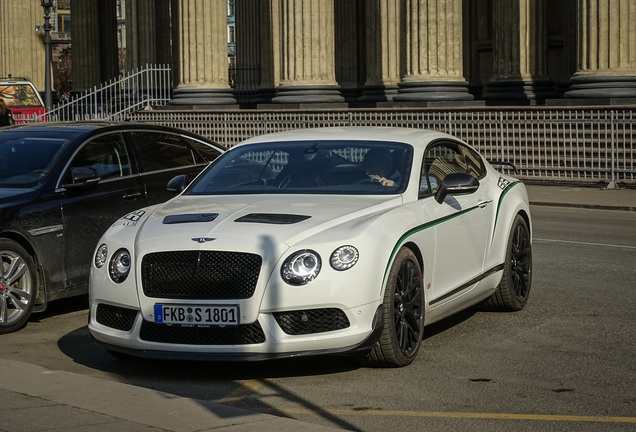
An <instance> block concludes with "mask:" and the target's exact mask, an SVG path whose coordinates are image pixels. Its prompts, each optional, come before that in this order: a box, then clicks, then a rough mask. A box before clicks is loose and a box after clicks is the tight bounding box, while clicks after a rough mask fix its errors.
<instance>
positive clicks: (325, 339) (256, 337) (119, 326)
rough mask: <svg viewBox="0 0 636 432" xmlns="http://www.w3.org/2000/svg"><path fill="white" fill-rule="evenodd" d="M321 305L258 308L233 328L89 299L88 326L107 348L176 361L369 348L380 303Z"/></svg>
mask: <svg viewBox="0 0 636 432" xmlns="http://www.w3.org/2000/svg"><path fill="white" fill-rule="evenodd" d="M105 310H106V311H107V313H105V312H104V311H105ZM325 310H326V309H308V310H304V311H296V313H295V314H294V313H290V312H285V313H280V314H278V316H276V315H277V313H273V314H272V313H261V314H259V318H258V320H257V321H256V322H255V323H251V324H242V325H240V326H234V327H232V326H180V325H165V324H155V323H152V322H149V321H144V319H143V317H142V316H141V313H140V311H138V310H133V309H127V308H120V307H117V306H113V305H106V304H91V311H90V317H91V318H90V321H89V326H88V327H89V330H90V333H91V335H92V337H93V339H94V341H95V342H96V343H98V344H102V345H104V346H105V347H106V349H107V350H109V351H112V352H115V353H120V354H124V355H129V356H133V357H140V358H161V359H175V360H176V359H182V360H206V361H234V360H239V361H258V360H269V359H276V358H285V357H297V356H307V355H323V354H339V353H347V352H356V351H364V350H368V349H369V348H370V347H371V346H373V344H374V343H375V342H376V341H377V340H378V339H379V337H380V333H381V332H382V318H381V317H382V305H381V304H369V305H364V306H360V307H356V308H352V309H348V310H340V309H334V308H330V309H328V312H326V314H325V313H323V312H322V311H325ZM335 310H337V311H339V313H337V312H334V311H335ZM316 311H319V312H316ZM290 317H291V322H290ZM334 317H336V318H337V319H336V320H335V321H334V319H333V318H334ZM343 317H344V318H343ZM343 319H344V320H346V326H344V322H345V321H343ZM281 324H282V325H281ZM290 333H295V334H290Z"/></svg>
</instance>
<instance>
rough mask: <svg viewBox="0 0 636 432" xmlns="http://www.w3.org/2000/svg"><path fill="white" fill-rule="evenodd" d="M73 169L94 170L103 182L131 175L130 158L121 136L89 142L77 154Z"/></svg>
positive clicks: (111, 136)
mask: <svg viewBox="0 0 636 432" xmlns="http://www.w3.org/2000/svg"><path fill="white" fill-rule="evenodd" d="M70 167H71V168H77V167H85V168H92V169H94V170H96V171H97V172H98V173H99V176H100V177H101V178H102V180H106V179H111V178H116V177H124V176H127V175H130V174H131V169H130V158H129V157H128V152H127V151H126V145H125V144H124V139H123V137H122V136H121V134H118V133H117V134H108V135H102V136H100V137H97V138H95V139H94V140H92V141H89V142H87V143H86V144H84V146H83V147H82V148H81V149H80V150H79V151H78V152H77V154H76V155H75V157H74V158H73V160H72V161H71V164H70Z"/></svg>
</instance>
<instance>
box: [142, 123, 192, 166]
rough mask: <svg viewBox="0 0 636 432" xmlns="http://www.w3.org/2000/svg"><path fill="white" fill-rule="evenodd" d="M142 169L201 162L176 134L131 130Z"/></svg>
mask: <svg viewBox="0 0 636 432" xmlns="http://www.w3.org/2000/svg"><path fill="white" fill-rule="evenodd" d="M130 137H131V139H132V141H133V145H134V147H135V149H136V150H137V154H138V155H139V157H140V163H141V168H142V171H144V172H149V171H160V170H167V169H174V168H181V167H185V166H190V165H194V164H196V163H202V162H203V161H198V162H197V158H196V154H195V153H194V151H193V150H192V149H190V147H188V146H187V145H186V143H185V142H184V141H183V140H182V139H181V138H180V137H179V136H177V135H172V134H168V133H158V132H147V131H144V132H131V133H130Z"/></svg>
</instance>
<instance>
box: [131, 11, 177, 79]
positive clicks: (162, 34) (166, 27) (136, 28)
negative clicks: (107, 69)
mask: <svg viewBox="0 0 636 432" xmlns="http://www.w3.org/2000/svg"><path fill="white" fill-rule="evenodd" d="M126 26H127V32H126V63H127V68H128V69H129V70H137V69H139V68H144V67H145V66H146V65H157V64H165V65H168V64H170V63H171V60H172V59H171V52H170V38H171V29H170V0H127V1H126Z"/></svg>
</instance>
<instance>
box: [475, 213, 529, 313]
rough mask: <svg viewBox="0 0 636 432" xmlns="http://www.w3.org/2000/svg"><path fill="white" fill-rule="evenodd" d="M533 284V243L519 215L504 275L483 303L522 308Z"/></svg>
mask: <svg viewBox="0 0 636 432" xmlns="http://www.w3.org/2000/svg"><path fill="white" fill-rule="evenodd" d="M531 285H532V245H531V243H530V230H529V229H528V224H527V223H526V221H525V220H524V219H523V218H522V217H521V216H519V215H517V217H516V218H515V221H514V223H513V224H512V229H511V231H510V238H509V240H508V247H507V250H506V261H505V263H504V271H503V276H502V278H501V283H500V284H499V287H498V288H497V291H496V292H495V293H494V294H493V295H492V296H491V297H490V298H489V299H488V300H486V302H485V303H484V305H483V307H484V309H486V310H490V311H501V312H512V311H518V310H521V309H523V307H524V306H525V305H526V303H527V302H528V296H529V295H530V287H531Z"/></svg>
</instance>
